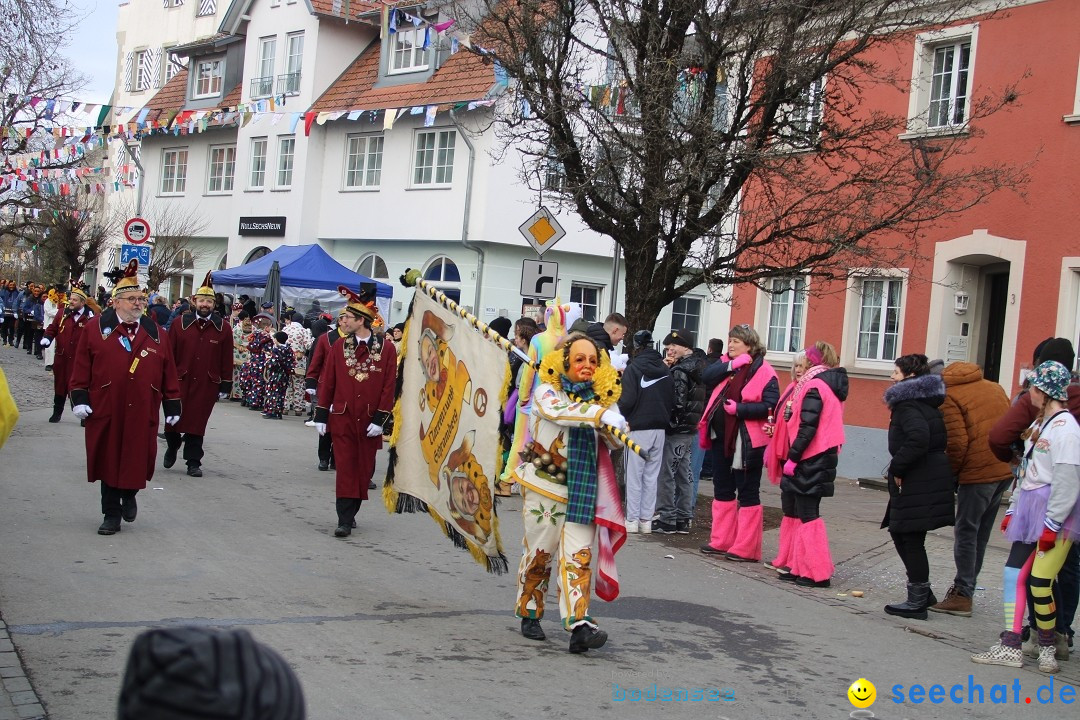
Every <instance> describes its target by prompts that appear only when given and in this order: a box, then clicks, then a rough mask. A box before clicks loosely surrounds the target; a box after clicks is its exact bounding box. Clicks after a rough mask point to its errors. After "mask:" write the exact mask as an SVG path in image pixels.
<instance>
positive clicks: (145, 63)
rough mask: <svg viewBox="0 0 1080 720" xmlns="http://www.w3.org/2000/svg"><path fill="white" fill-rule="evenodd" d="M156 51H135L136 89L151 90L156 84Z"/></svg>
mask: <svg viewBox="0 0 1080 720" xmlns="http://www.w3.org/2000/svg"><path fill="white" fill-rule="evenodd" d="M154 64H155V63H154V53H153V51H152V50H137V51H136V52H135V88H134V89H135V90H136V91H139V90H149V89H150V87H151V86H152V85H153V84H154Z"/></svg>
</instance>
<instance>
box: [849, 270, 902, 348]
mask: <svg viewBox="0 0 1080 720" xmlns="http://www.w3.org/2000/svg"><path fill="white" fill-rule="evenodd" d="M856 283H857V286H856V290H857V292H858V295H859V298H860V301H859V331H858V332H859V335H858V342H857V343H856V349H855V358H856V360H893V359H895V358H896V357H897V356H898V353H899V350H900V311H901V303H902V302H903V294H904V281H903V280H902V279H901V278H860V279H857V280H856Z"/></svg>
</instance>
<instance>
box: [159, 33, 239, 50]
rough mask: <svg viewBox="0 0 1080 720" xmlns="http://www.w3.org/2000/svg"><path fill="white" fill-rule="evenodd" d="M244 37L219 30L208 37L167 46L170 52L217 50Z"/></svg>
mask: <svg viewBox="0 0 1080 720" xmlns="http://www.w3.org/2000/svg"><path fill="white" fill-rule="evenodd" d="M243 39H244V38H243V37H242V36H240V35H231V34H229V33H223V32H219V33H217V34H216V35H210V36H209V37H204V38H199V39H198V40H192V41H191V42H187V43H184V44H182V45H174V46H173V47H171V48H169V52H170V53H188V52H191V51H192V50H203V49H205V50H218V49H220V48H223V47H225V46H226V45H231V44H232V43H234V42H237V41H238V40H243Z"/></svg>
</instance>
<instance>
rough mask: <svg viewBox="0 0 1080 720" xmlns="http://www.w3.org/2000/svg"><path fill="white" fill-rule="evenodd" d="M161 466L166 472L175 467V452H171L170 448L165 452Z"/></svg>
mask: <svg viewBox="0 0 1080 720" xmlns="http://www.w3.org/2000/svg"><path fill="white" fill-rule="evenodd" d="M161 464H162V465H164V466H165V469H166V470H168V469H169V468H171V467H172V466H173V465H175V464H176V451H175V450H173V449H172V448H169V449H168V450H166V451H165V457H164V458H163V459H162V461H161Z"/></svg>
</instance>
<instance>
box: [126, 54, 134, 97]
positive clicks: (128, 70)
mask: <svg viewBox="0 0 1080 720" xmlns="http://www.w3.org/2000/svg"><path fill="white" fill-rule="evenodd" d="M134 57H135V53H133V52H130V51H129V52H128V53H127V54H126V55H124V90H126V91H128V92H131V62H132V60H133V59H134Z"/></svg>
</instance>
